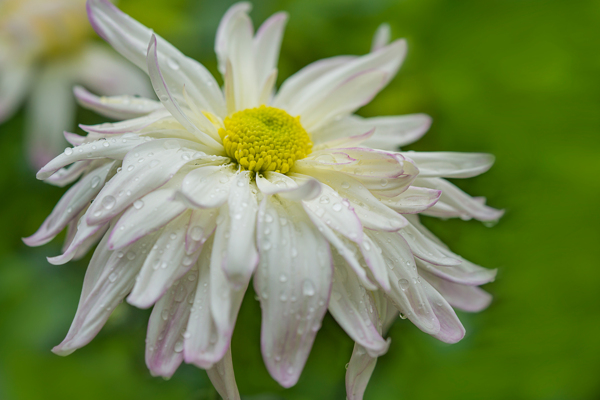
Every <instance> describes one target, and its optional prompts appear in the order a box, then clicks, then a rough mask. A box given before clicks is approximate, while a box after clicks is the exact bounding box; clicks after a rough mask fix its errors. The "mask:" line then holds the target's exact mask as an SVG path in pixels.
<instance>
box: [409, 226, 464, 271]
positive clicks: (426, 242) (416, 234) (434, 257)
mask: <svg viewBox="0 0 600 400" xmlns="http://www.w3.org/2000/svg"><path fill="white" fill-rule="evenodd" d="M398 233H399V234H400V235H401V236H402V237H403V238H404V239H405V240H406V241H407V242H408V245H409V246H410V250H411V251H412V253H413V254H414V255H415V257H418V258H420V259H422V260H424V261H427V262H429V263H432V264H435V265H443V266H454V265H459V264H460V263H461V258H460V257H459V256H457V255H456V254H454V253H453V252H451V251H450V250H448V249H446V248H444V247H442V246H440V245H438V244H437V243H436V242H434V241H433V240H431V239H430V238H428V237H427V236H425V235H424V234H423V233H421V232H420V231H419V230H418V229H417V228H415V227H414V226H413V225H412V224H408V225H407V226H405V227H404V228H403V229H402V230H400V231H399V232H398Z"/></svg>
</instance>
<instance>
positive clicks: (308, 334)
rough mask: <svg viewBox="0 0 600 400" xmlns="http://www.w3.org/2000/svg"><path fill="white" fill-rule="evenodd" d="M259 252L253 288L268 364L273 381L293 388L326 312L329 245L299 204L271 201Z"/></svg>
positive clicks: (264, 208)
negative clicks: (258, 307)
mask: <svg viewBox="0 0 600 400" xmlns="http://www.w3.org/2000/svg"><path fill="white" fill-rule="evenodd" d="M283 221H285V223H283ZM258 248H259V252H260V263H259V267H258V270H257V272H256V275H255V278H254V287H255V290H256V293H258V294H259V297H260V302H261V307H262V328H261V348H262V354H263V359H264V361H265V364H266V365H267V369H268V370H269V373H270V374H271V376H272V377H273V378H274V379H275V380H276V381H277V382H279V384H280V385H282V386H283V387H290V386H293V385H294V384H295V383H296V382H297V381H298V378H299V377H300V374H301V372H302V369H303V368H304V364H305V362H306V359H307V357H308V354H309V352H310V349H311V347H312V344H313V341H314V338H315V336H316V333H317V331H318V330H319V328H320V327H321V320H322V318H323V315H324V314H325V311H326V309H327V302H328V300H329V292H330V289H331V276H332V265H331V264H332V262H331V255H330V252H329V245H328V244H327V241H326V240H325V239H324V238H323V236H322V235H321V234H320V233H319V231H318V230H317V229H316V228H315V226H314V225H313V224H312V222H311V221H310V220H309V219H308V218H307V217H306V214H305V213H304V210H302V208H301V207H300V206H299V205H298V204H297V203H295V202H289V201H285V202H280V201H278V200H277V199H276V198H275V197H273V196H268V197H265V199H264V200H263V202H262V203H261V207H260V212H259V221H258Z"/></svg>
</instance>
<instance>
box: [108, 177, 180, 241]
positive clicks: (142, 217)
mask: <svg viewBox="0 0 600 400" xmlns="http://www.w3.org/2000/svg"><path fill="white" fill-rule="evenodd" d="M177 182H181V178H180V177H179V179H178V178H173V179H172V180H171V181H169V182H167V183H166V184H165V185H163V186H162V187H161V188H159V189H158V190H154V191H152V192H150V193H148V194H147V195H145V196H143V197H141V198H139V199H138V200H136V201H134V202H133V207H130V208H128V209H127V210H126V211H125V212H124V213H123V215H122V216H121V217H120V218H119V220H118V222H117V224H116V225H115V227H114V229H113V230H112V231H111V233H110V239H109V241H108V246H109V248H110V249H113V250H114V249H120V248H122V247H125V246H128V245H130V244H131V243H133V242H135V241H136V240H139V239H140V238H142V237H144V236H146V235H147V234H149V233H151V232H154V231H156V230H158V229H160V228H162V227H163V226H165V225H166V224H167V223H169V222H170V221H171V220H172V219H174V218H175V217H177V216H178V215H180V214H181V213H183V212H184V211H185V210H186V209H187V206H186V205H185V204H184V203H182V202H180V201H178V200H176V199H175V194H176V192H177V189H178V186H179V185H178V184H177Z"/></svg>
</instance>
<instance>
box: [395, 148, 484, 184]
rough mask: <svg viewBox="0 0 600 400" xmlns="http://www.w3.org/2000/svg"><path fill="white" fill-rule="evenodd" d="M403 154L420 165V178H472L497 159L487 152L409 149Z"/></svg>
mask: <svg viewBox="0 0 600 400" xmlns="http://www.w3.org/2000/svg"><path fill="white" fill-rule="evenodd" d="M401 154H402V155H404V156H405V157H408V158H410V159H411V160H413V161H414V162H415V163H416V164H417V165H418V166H419V178H438V177H442V178H471V177H473V176H477V175H480V174H483V173H484V172H486V171H487V170H489V169H490V168H491V167H492V165H493V164H494V160H495V157H494V156H493V155H491V154H486V153H457V152H443V151H436V152H427V151H407V152H404V153H401Z"/></svg>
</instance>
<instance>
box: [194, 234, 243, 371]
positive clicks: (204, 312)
mask: <svg viewBox="0 0 600 400" xmlns="http://www.w3.org/2000/svg"><path fill="white" fill-rule="evenodd" d="M213 239H214V235H213V236H212V237H211V238H209V239H208V241H207V242H206V244H205V245H204V246H203V247H202V250H201V253H200V257H199V258H198V262H197V265H198V268H199V276H198V283H197V287H196V293H195V296H194V300H193V305H192V309H191V314H190V319H189V322H188V326H187V330H186V334H185V336H184V337H185V340H184V345H183V355H184V359H185V362H187V363H192V364H195V365H197V366H198V367H200V368H204V369H209V368H211V367H212V366H213V365H214V364H216V363H218V362H219V360H221V359H223V356H224V355H225V354H226V351H227V350H228V349H229V341H230V339H231V337H223V336H220V335H219V332H218V331H217V326H216V325H215V321H214V318H213V316H212V311H211V309H212V307H211V301H212V300H211V295H212V294H211V293H212V292H213V290H214V289H212V288H211V285H210V279H211V278H210V275H211V269H210V268H211V266H210V264H211V255H212V250H213Z"/></svg>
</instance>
